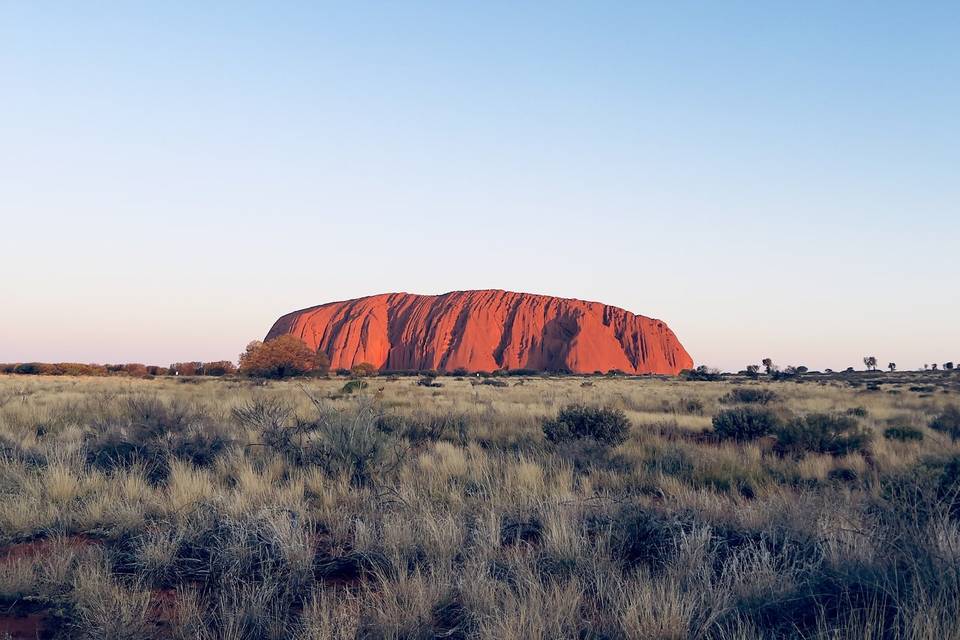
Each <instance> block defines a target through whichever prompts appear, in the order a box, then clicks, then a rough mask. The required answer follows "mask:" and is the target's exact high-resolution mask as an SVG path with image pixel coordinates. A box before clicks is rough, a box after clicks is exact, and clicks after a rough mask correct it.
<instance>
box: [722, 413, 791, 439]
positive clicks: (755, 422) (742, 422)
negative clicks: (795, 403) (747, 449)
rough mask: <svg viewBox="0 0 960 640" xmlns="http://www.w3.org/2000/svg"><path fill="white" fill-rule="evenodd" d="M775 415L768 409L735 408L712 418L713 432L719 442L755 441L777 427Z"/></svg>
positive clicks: (778, 423)
mask: <svg viewBox="0 0 960 640" xmlns="http://www.w3.org/2000/svg"><path fill="white" fill-rule="evenodd" d="M779 425H780V420H779V418H777V415H776V414H775V413H773V412H772V411H770V410H768V409H760V408H757V407H737V408H735V409H726V410H725V411H721V412H720V413H718V414H717V415H715V416H714V417H713V432H714V433H715V434H716V435H717V437H718V438H720V439H721V440H739V441H747V440H756V439H757V438H760V437H762V436H765V435H769V434H770V433H773V431H774V430H775V429H776V428H777V427H779Z"/></svg>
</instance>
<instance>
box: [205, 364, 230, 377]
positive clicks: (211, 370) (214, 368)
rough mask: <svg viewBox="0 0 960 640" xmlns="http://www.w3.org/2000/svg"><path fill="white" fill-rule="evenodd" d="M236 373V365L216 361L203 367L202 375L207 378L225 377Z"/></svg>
mask: <svg viewBox="0 0 960 640" xmlns="http://www.w3.org/2000/svg"><path fill="white" fill-rule="evenodd" d="M236 372H237V367H236V365H234V364H233V363H232V362H230V361H229V360H217V361H216V362H207V363H204V365H203V374H204V375H207V376H226V375H230V374H232V373H236Z"/></svg>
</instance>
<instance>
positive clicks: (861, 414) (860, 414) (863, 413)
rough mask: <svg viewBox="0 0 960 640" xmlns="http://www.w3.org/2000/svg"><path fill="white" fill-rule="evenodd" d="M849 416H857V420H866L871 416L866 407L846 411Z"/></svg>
mask: <svg viewBox="0 0 960 640" xmlns="http://www.w3.org/2000/svg"><path fill="white" fill-rule="evenodd" d="M846 413H847V415H848V416H856V417H857V418H866V417H867V416H868V415H869V413H870V412H869V411H867V409H866V407H851V408H849V409H847V411H846Z"/></svg>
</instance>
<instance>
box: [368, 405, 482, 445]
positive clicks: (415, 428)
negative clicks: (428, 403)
mask: <svg viewBox="0 0 960 640" xmlns="http://www.w3.org/2000/svg"><path fill="white" fill-rule="evenodd" d="M470 423H471V419H470V416H469V415H467V414H462V413H445V414H433V413H424V412H419V413H415V414H414V415H412V416H398V415H394V414H385V415H381V416H378V417H377V419H376V425H377V429H379V430H380V431H382V432H383V433H388V434H391V435H395V436H397V437H400V438H406V439H407V440H409V441H410V442H412V443H414V444H418V443H421V442H436V441H438V440H457V441H459V442H464V441H466V439H467V435H468V434H469V432H470Z"/></svg>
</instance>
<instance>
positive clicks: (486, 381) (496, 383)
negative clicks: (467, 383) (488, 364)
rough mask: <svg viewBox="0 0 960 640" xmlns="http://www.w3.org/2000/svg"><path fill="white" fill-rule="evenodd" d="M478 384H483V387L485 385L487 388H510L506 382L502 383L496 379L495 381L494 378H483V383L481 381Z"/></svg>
mask: <svg viewBox="0 0 960 640" xmlns="http://www.w3.org/2000/svg"><path fill="white" fill-rule="evenodd" d="M480 384H485V385H487V386H489V387H508V386H510V385H508V384H507V383H506V382H504V381H503V380H497V379H495V378H484V379H483V381H482V382H481V383H480Z"/></svg>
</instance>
